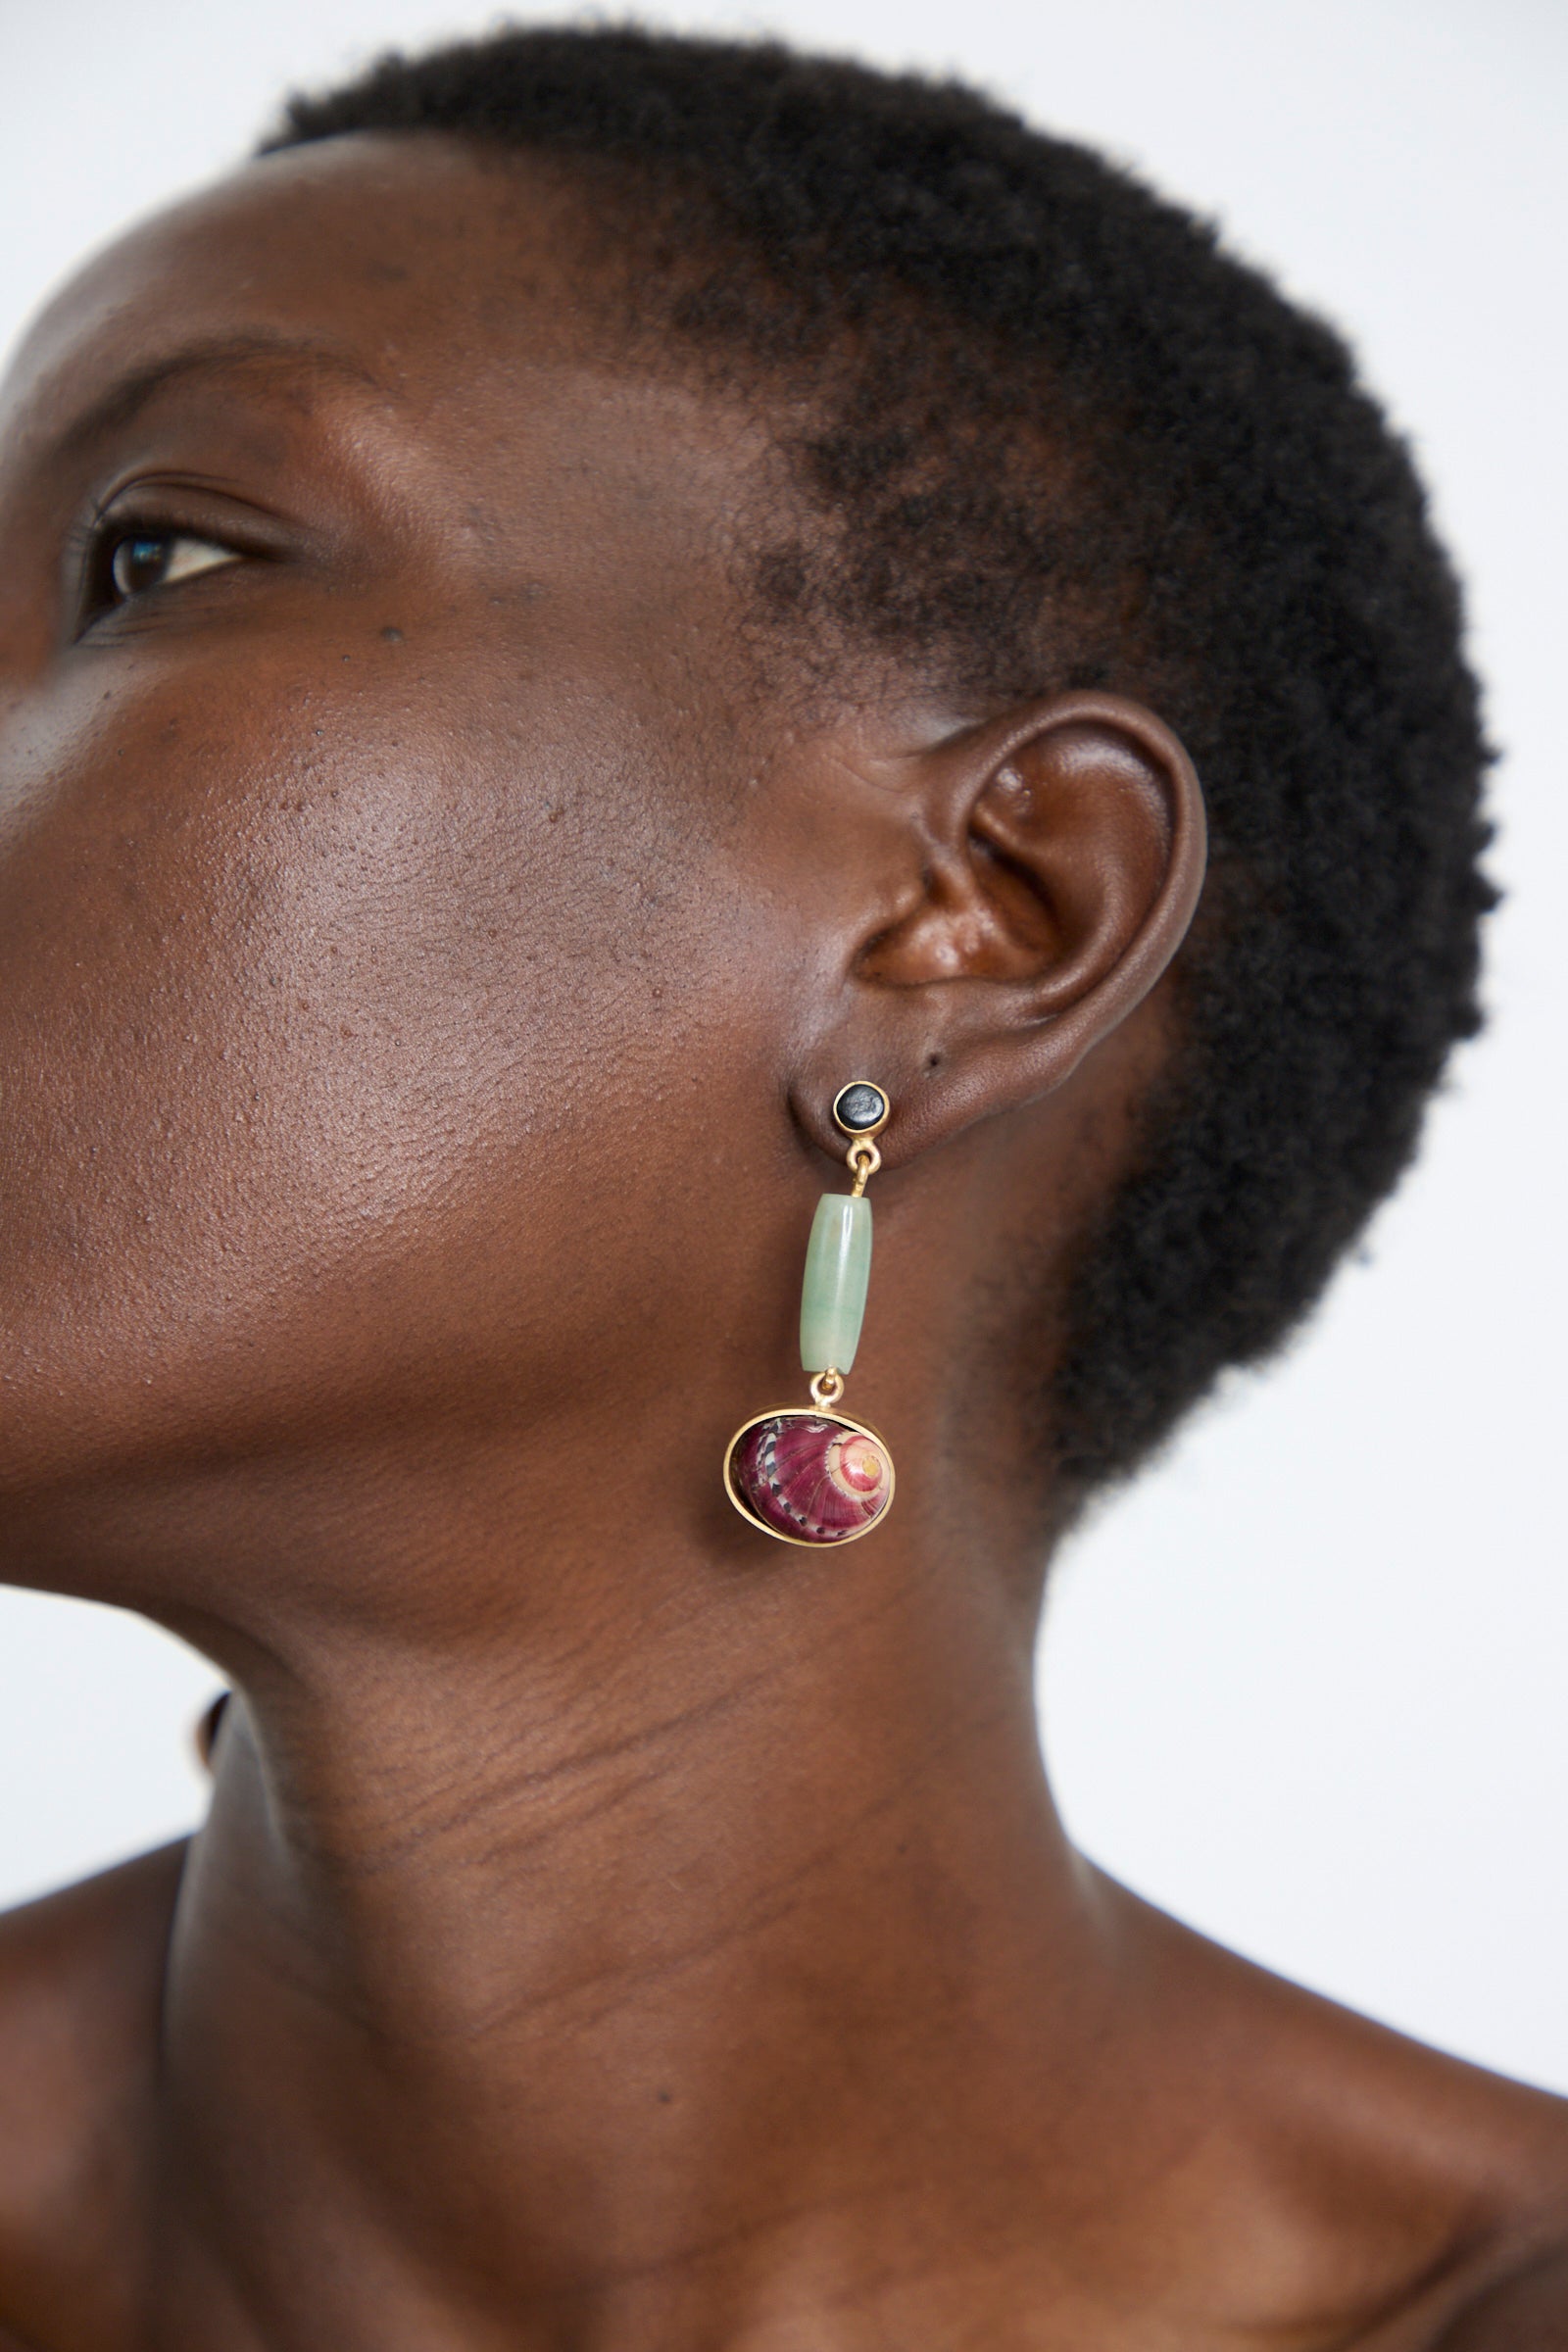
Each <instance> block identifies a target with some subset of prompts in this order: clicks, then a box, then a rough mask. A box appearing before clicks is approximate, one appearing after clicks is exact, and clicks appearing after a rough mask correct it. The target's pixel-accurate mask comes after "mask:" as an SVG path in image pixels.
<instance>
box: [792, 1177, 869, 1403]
mask: <svg viewBox="0 0 1568 2352" xmlns="http://www.w3.org/2000/svg"><path fill="white" fill-rule="evenodd" d="M870 1279H871V1203H870V1201H867V1200H865V1199H864V1198H863V1197H862V1198H861V1199H860V1200H858V1201H857V1200H856V1198H855V1196H854V1194H853V1193H824V1194H823V1196H822V1198H821V1200H820V1201H818V1202H817V1204H816V1216H815V1218H814V1220H813V1222H812V1225H811V1238H810V1241H809V1243H808V1245H807V1250H806V1281H805V1284H804V1285H803V1287H802V1290H801V1362H802V1363H803V1364H804V1365H805V1367H806V1369H807V1371H808V1372H827V1371H837V1372H847V1371H848V1370H849V1368H850V1366H851V1365H852V1364H853V1363H854V1361H855V1350H856V1348H857V1347H858V1344H859V1338H860V1323H861V1319H862V1317H863V1316H864V1314H865V1290H866V1285H867V1283H868V1282H869V1281H870Z"/></svg>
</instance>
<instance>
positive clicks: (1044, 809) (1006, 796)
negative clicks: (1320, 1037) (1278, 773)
mask: <svg viewBox="0 0 1568 2352" xmlns="http://www.w3.org/2000/svg"><path fill="white" fill-rule="evenodd" d="M901 791H902V794H903V799H902V803H901V806H902V808H903V809H904V811H905V814H906V817H907V823H906V824H905V825H904V826H902V827H901V832H902V834H903V843H902V849H903V853H904V854H903V855H902V856H900V857H899V865H900V870H899V871H898V872H896V873H893V874H889V873H888V872H887V871H886V866H885V860H884V870H883V872H882V873H881V875H880V876H879V886H880V895H879V898H878V902H877V904H876V905H875V906H874V907H867V908H866V909H865V919H864V921H863V923H862V926H861V928H860V931H859V934H858V937H857V938H856V939H855V940H854V942H853V943H851V942H849V941H846V950H847V956H846V963H847V968H846V971H845V980H846V983H847V985H846V987H845V990H844V992H843V996H842V998H841V1000H840V1005H839V1007H838V1017H837V1018H835V1019H834V1020H833V1021H832V1022H831V1023H830V1025H829V1031H828V1032H827V1033H824V1034H819V1035H818V1036H817V1037H816V1038H814V1039H813V1041H812V1044H811V1047H810V1049H809V1064H810V1066H809V1069H802V1070H801V1071H800V1072H799V1073H798V1075H797V1081H796V1087H795V1094H796V1108H797V1112H798V1115H799V1116H800V1118H801V1120H802V1123H803V1125H805V1126H806V1128H807V1130H808V1132H809V1133H810V1134H811V1136H812V1137H813V1139H814V1140H815V1141H816V1142H818V1143H819V1144H820V1145H821V1146H822V1148H823V1149H824V1150H826V1151H829V1152H833V1154H834V1156H835V1157H837V1156H839V1155H841V1154H842V1152H843V1149H844V1147H843V1141H842V1138H840V1137H839V1135H838V1133H837V1130H836V1129H835V1128H834V1127H833V1125H832V1122H831V1119H830V1118H829V1116H828V1109H829V1105H830V1104H831V1103H832V1100H833V1097H834V1095H835V1094H836V1093H837V1091H838V1089H839V1087H840V1086H842V1085H843V1084H844V1082H845V1080H846V1079H847V1078H852V1077H866V1078H871V1079H874V1080H875V1081H876V1082H877V1084H878V1085H880V1086H883V1087H885V1088H886V1089H887V1092H888V1094H889V1095H890V1097H891V1098H892V1102H893V1106H894V1107H893V1118H892V1120H891V1122H890V1124H889V1126H888V1129H887V1131H886V1133H885V1134H884V1135H883V1136H882V1137H881V1138H880V1143H881V1147H882V1150H883V1153H884V1156H885V1157H887V1158H888V1159H889V1160H890V1161H892V1162H894V1163H897V1162H898V1161H899V1160H903V1159H907V1158H910V1157H912V1156H913V1155H914V1154H915V1153H917V1152H922V1151H926V1150H929V1149H930V1148H931V1146H932V1145H934V1144H938V1143H942V1142H945V1141H946V1140H947V1139H948V1137H950V1136H952V1135H954V1134H956V1133H957V1132H958V1131H959V1130H960V1129H962V1128H964V1127H966V1126H968V1125H970V1124H971V1123H972V1122H973V1121H975V1120H977V1119H981V1118H986V1117H988V1116H990V1115H992V1114H994V1113H995V1112H998V1111H1004V1110H1008V1109H1011V1108H1013V1107H1015V1106H1016V1105H1018V1104H1020V1103H1028V1102H1032V1101H1035V1100H1037V1099H1038V1098H1039V1097H1040V1096H1042V1095H1046V1094H1049V1093H1051V1092H1052V1091H1053V1090H1054V1088H1056V1087H1058V1086H1060V1085H1061V1084H1062V1082H1063V1081H1064V1080H1065V1079H1066V1078H1068V1077H1070V1076H1071V1074H1072V1072H1073V1071H1074V1070H1075V1069H1076V1068H1077V1067H1078V1065H1079V1063H1080V1062H1081V1061H1082V1060H1083V1058H1084V1056H1085V1055H1086V1054H1089V1053H1091V1052H1092V1051H1093V1050H1094V1048H1095V1047H1096V1046H1097V1045H1099V1044H1100V1042H1101V1041H1102V1039H1103V1038H1105V1037H1108V1036H1109V1035H1110V1033H1111V1032H1112V1031H1113V1030H1115V1029H1116V1028H1118V1027H1119V1026H1120V1024H1121V1023H1122V1022H1123V1021H1125V1020H1126V1018H1127V1016H1128V1014H1129V1013H1130V1012H1131V1011H1132V1010H1133V1009H1134V1007H1135V1006H1136V1005H1139V1004H1140V1003H1141V1002H1142V1000H1143V999H1144V998H1145V997H1146V996H1147V995H1148V993H1149V991H1150V990H1151V989H1152V987H1153V986H1154V983H1155V982H1156V981H1157V980H1158V979H1159V977H1160V975H1161V974H1162V973H1163V972H1164V971H1165V969H1166V968H1167V966H1168V965H1169V963H1170V961H1171V958H1172V956H1174V955H1175V953H1176V951H1177V949H1178V948H1179V947H1180V945H1181V943H1182V940H1183V939H1184V937H1185V936H1186V933H1187V929H1188V925H1189V924H1190V923H1191V921H1192V917H1193V911H1194V908H1195V907H1197V905H1198V898H1199V893H1200V891H1201V888H1202V882H1203V870H1204V858H1205V829H1204V822H1203V799H1202V793H1201V788H1200V786H1199V782H1198V777H1197V775H1196V773H1195V771H1194V768H1193V763H1192V761H1191V760H1189V759H1188V757H1187V754H1186V752H1185V751H1184V750H1183V749H1182V746H1181V744H1180V743H1179V742H1178V741H1177V739H1176V737H1175V736H1174V735H1173V734H1172V733H1171V731H1170V729H1169V728H1168V727H1167V726H1165V725H1163V724H1162V722H1161V721H1160V720H1159V719H1157V718H1156V717H1154V715H1153V714H1152V712H1151V711H1146V710H1144V709H1143V708H1142V706H1141V705H1139V704H1137V703H1132V702H1127V701H1124V700H1123V699H1122V698H1121V697H1120V696H1117V695H1107V694H1066V695H1061V696H1057V697H1055V698H1054V699H1053V700H1052V701H1050V702H1047V703H1039V704H1032V705H1029V706H1026V707H1025V708H1023V709H1021V710H1017V711H1012V712H1010V713H1008V714H1007V715H1006V717H1005V718H1003V719H999V720H995V721H988V722H987V723H986V724H985V725H983V726H981V727H978V728H974V729H970V730H966V731H965V732H964V733H963V734H961V735H956V736H952V737H949V738H948V739H947V740H945V741H943V742H941V743H938V744H937V745H935V746H934V747H932V748H931V749H929V750H927V751H924V752H921V753H919V754H918V755H916V757H915V759H914V760H912V761H910V762H908V763H907V766H906V767H905V769H904V774H903V778H902V783H901ZM885 847H886V844H885V842H884V849H885ZM896 854H897V853H896Z"/></svg>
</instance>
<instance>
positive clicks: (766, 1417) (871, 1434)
mask: <svg viewBox="0 0 1568 2352" xmlns="http://www.w3.org/2000/svg"><path fill="white" fill-rule="evenodd" d="M880 1091H881V1090H880V1089H878V1092H880ZM760 1421H830V1422H832V1424H833V1425H834V1427H835V1428H837V1429H850V1430H853V1431H854V1432H855V1434H856V1436H857V1437H859V1438H869V1439H870V1441H871V1443H872V1445H873V1446H875V1447H876V1448H877V1450H878V1452H879V1453H880V1454H881V1456H882V1459H883V1460H884V1461H885V1462H886V1464H887V1466H888V1491H887V1499H886V1500H885V1501H884V1503H883V1505H882V1508H881V1509H880V1510H879V1511H878V1512H877V1515H876V1517H875V1518H874V1519H868V1520H867V1521H866V1523H865V1525H864V1526H863V1527H857V1528H855V1529H853V1530H852V1531H851V1533H850V1534H848V1535H844V1536H835V1537H834V1538H833V1540H832V1541H831V1542H830V1543H824V1542H823V1541H822V1540H821V1538H820V1537H816V1538H813V1537H810V1536H787V1535H785V1533H784V1531H783V1529H782V1528H778V1527H769V1525H768V1523H767V1521H766V1520H765V1519H760V1518H759V1517H758V1515H757V1513H756V1512H755V1511H754V1510H753V1508H752V1506H751V1504H750V1503H749V1502H748V1501H747V1500H746V1498H745V1496H744V1495H742V1494H741V1493H740V1491H739V1489H738V1488H737V1486H736V1484H735V1476H734V1464H735V1448H736V1446H738V1445H739V1444H740V1442H741V1440H742V1438H744V1437H745V1435H746V1433H747V1431H748V1430H752V1429H755V1428H756V1427H757V1425H758V1423H759V1422H760ZM897 1484H898V1474H897V1472H896V1471H895V1469H894V1467H893V1455H892V1453H891V1452H890V1451H889V1448H888V1442H887V1440H886V1438H885V1437H884V1436H883V1435H882V1432H881V1431H880V1430H879V1429H873V1428H872V1426H871V1424H870V1422H869V1421H858V1420H857V1419H856V1418H855V1416H854V1414H853V1413H842V1412H840V1411H839V1409H838V1407H837V1406H836V1405H832V1406H829V1405H820V1404H774V1405H769V1407H768V1408H767V1410H766V1411H765V1412H761V1413H750V1414H748V1416H747V1418H746V1419H745V1420H744V1421H743V1422H742V1423H741V1425H740V1427H739V1429H738V1430H737V1431H736V1432H735V1435H734V1436H733V1437H732V1438H731V1440H730V1442H729V1444H728V1445H727V1446H725V1448H724V1492H725V1494H726V1495H728V1496H729V1498H730V1500H731V1502H732V1503H733V1504H734V1505H735V1508H736V1509H737V1510H738V1511H739V1513H740V1515H741V1517H742V1518H743V1519H744V1520H745V1522H746V1524H747V1526H748V1527H755V1528H756V1529H757V1531H758V1533H759V1534H760V1535H763V1536H769V1537H771V1539H772V1541H773V1542H774V1543H775V1544H797V1545H798V1546H799V1548H800V1549H801V1550H802V1551H818V1552H821V1551H842V1550H843V1549H844V1547H845V1545H846V1544H858V1543H859V1541H860V1538H861V1537H862V1536H868V1535H869V1534H870V1533H871V1531H872V1529H873V1528H877V1527H880V1526H881V1524H882V1522H883V1520H884V1519H885V1518H886V1517H887V1515H888V1513H889V1511H891V1510H892V1508H893V1495H894V1490H895V1488H896V1486H897Z"/></svg>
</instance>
